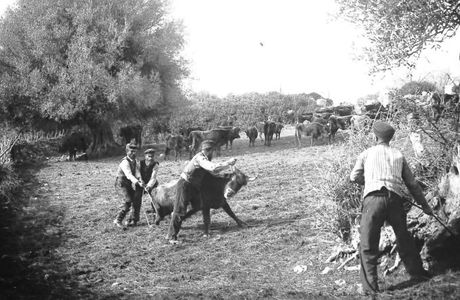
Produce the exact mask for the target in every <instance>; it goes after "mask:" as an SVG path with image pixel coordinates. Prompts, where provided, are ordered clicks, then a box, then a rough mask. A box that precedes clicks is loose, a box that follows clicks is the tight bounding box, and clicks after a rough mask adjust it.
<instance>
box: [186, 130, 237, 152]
mask: <svg viewBox="0 0 460 300" xmlns="http://www.w3.org/2000/svg"><path fill="white" fill-rule="evenodd" d="M230 134H231V132H230V130H227V129H218V128H216V129H211V130H206V131H199V130H197V131H192V132H190V135H189V138H188V140H189V142H190V143H191V146H190V158H192V157H193V155H195V153H197V152H198V150H199V148H200V145H201V142H203V141H204V140H211V141H213V142H214V143H215V145H216V146H215V150H216V152H217V155H218V156H219V155H220V147H222V145H225V144H226V143H227V142H228V140H229V136H230Z"/></svg>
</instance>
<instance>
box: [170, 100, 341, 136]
mask: <svg viewBox="0 0 460 300" xmlns="http://www.w3.org/2000/svg"><path fill="white" fill-rule="evenodd" d="M188 99H189V100H188V101H187V102H186V103H185V105H182V106H181V107H178V108H176V109H174V110H173V113H172V114H171V118H170V120H169V124H170V127H171V128H178V127H181V126H190V127H203V128H211V127H215V126H218V125H222V124H225V123H227V122H228V121H231V122H233V124H234V125H238V126H248V125H252V124H254V123H255V122H258V121H264V120H267V118H268V117H271V118H272V119H273V120H275V121H278V120H281V121H283V122H288V121H289V120H286V117H287V112H288V111H294V113H295V114H296V115H301V114H303V113H308V112H314V111H315V110H316V109H317V108H318V107H319V105H317V100H318V99H323V97H322V96H321V95H320V94H318V93H309V94H292V95H284V94H280V93H278V92H271V93H266V94H260V93H249V94H242V95H229V96H227V97H224V98H218V97H216V96H212V95H209V94H204V93H201V94H192V95H190V96H189V97H188ZM326 101H327V104H328V105H332V104H333V101H332V100H330V99H326Z"/></svg>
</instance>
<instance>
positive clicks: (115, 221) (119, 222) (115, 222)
mask: <svg viewBox="0 0 460 300" xmlns="http://www.w3.org/2000/svg"><path fill="white" fill-rule="evenodd" d="M113 224H115V225H116V226H117V227H119V228H125V226H123V224H122V223H121V221H119V220H118V219H115V220H113Z"/></svg>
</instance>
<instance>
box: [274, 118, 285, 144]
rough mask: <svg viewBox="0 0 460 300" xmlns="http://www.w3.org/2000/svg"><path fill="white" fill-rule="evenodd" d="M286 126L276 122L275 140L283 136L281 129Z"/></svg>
mask: <svg viewBox="0 0 460 300" xmlns="http://www.w3.org/2000/svg"><path fill="white" fill-rule="evenodd" d="M283 128H284V125H283V124H281V123H280V122H276V126H275V140H279V139H280V138H281V130H282V129H283Z"/></svg>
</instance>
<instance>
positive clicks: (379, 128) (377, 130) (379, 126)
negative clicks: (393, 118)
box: [372, 121, 395, 141]
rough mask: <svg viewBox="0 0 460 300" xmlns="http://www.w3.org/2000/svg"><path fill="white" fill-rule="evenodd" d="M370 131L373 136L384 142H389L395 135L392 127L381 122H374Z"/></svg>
mask: <svg viewBox="0 0 460 300" xmlns="http://www.w3.org/2000/svg"><path fill="white" fill-rule="evenodd" d="M372 129H373V130H374V134H375V136H377V137H378V138H380V139H382V140H384V141H390V140H391V139H392V138H393V135H394V134H395V129H394V128H393V126H391V125H390V124H388V123H386V122H382V121H376V122H375V123H374V126H373V128H372Z"/></svg>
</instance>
